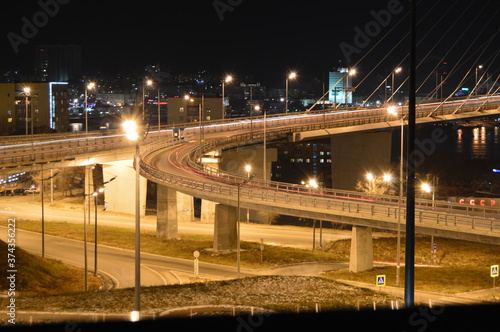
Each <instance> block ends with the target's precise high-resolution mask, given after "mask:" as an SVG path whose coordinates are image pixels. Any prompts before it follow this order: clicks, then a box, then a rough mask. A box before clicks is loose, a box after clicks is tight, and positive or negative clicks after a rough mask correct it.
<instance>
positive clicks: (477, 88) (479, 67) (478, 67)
mask: <svg viewBox="0 0 500 332" xmlns="http://www.w3.org/2000/svg"><path fill="white" fill-rule="evenodd" d="M479 69H483V65H479V66H477V67H476V91H475V95H477V91H478V90H479V86H478V83H479V81H478V79H477V72H478V70H479Z"/></svg>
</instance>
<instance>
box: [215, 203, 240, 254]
mask: <svg viewBox="0 0 500 332" xmlns="http://www.w3.org/2000/svg"><path fill="white" fill-rule="evenodd" d="M237 217H238V208H236V207H234V206H229V205H223V204H216V205H215V223H214V250H215V251H224V250H234V249H236V247H237V243H236V242H237V235H238V234H237V231H238V230H237V227H236V220H237V219H236V218H237Z"/></svg>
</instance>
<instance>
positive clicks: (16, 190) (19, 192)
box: [14, 188, 26, 195]
mask: <svg viewBox="0 0 500 332" xmlns="http://www.w3.org/2000/svg"><path fill="white" fill-rule="evenodd" d="M25 190H26V189H24V188H17V189H14V195H25V193H24V191H25Z"/></svg>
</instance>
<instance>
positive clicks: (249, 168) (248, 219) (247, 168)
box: [245, 165, 252, 223]
mask: <svg viewBox="0 0 500 332" xmlns="http://www.w3.org/2000/svg"><path fill="white" fill-rule="evenodd" d="M251 170H252V166H250V165H245V171H246V172H247V179H250V171H251ZM249 222H250V209H247V223H249Z"/></svg>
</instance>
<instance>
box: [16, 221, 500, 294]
mask: <svg viewBox="0 0 500 332" xmlns="http://www.w3.org/2000/svg"><path fill="white" fill-rule="evenodd" d="M18 228H20V229H25V230H31V231H37V232H40V230H41V224H40V222H38V221H26V220H21V221H19V222H18ZM45 230H46V234H52V235H58V236H64V237H68V238H72V239H75V240H83V226H82V225H76V224H71V223H54V222H46V223H45ZM98 235H99V238H98V241H99V244H105V245H109V246H114V247H120V248H125V249H130V250H133V249H134V231H133V230H131V229H125V228H117V227H109V226H99V227H98ZM179 237H180V239H179V240H165V239H159V238H157V237H156V234H155V233H154V232H143V234H141V250H142V251H143V252H148V253H154V254H158V255H163V256H170V257H178V258H185V259H193V251H195V250H197V251H199V252H200V253H201V256H200V260H202V261H204V262H209V263H215V264H223V265H229V266H235V265H236V252H233V253H229V254H217V253H214V252H212V251H210V250H207V249H209V248H212V245H213V237H212V236H208V235H188V234H180V236H179ZM87 239H88V241H89V243H93V239H94V227H93V225H92V226H91V227H87ZM434 240H435V243H436V244H437V247H438V251H437V259H438V265H437V266H432V267H430V266H417V267H416V268H415V289H416V290H419V291H429V292H439V293H447V294H453V293H462V292H468V291H474V290H480V289H489V288H491V287H492V279H491V277H490V274H489V272H490V270H489V269H490V266H491V265H496V264H499V258H500V246H495V245H485V244H480V243H473V242H465V241H458V240H452V239H444V238H435V239H434ZM350 242H351V241H350V240H339V241H336V242H333V243H329V244H328V245H326V246H325V252H322V251H312V250H303V249H295V248H289V247H278V246H269V245H265V248H264V255H263V261H262V262H261V251H260V243H254V242H245V241H242V242H241V249H242V251H241V266H242V267H246V268H255V269H262V268H271V267H276V266H281V265H287V264H297V263H303V262H347V261H348V260H349V255H350ZM415 242H416V244H415V263H416V264H429V263H430V258H431V256H432V254H431V251H430V248H431V244H430V237H425V236H417V237H416V239H415ZM404 249H405V239H404V237H403V238H402V239H401V262H404V254H405V252H404V251H405V250H404ZM373 253H374V260H375V261H376V262H377V261H379V262H395V260H396V257H395V253H396V238H395V237H387V238H374V239H373ZM380 274H383V275H386V284H387V285H388V286H395V283H396V267H395V266H379V264H377V265H376V267H375V268H374V269H373V270H371V271H366V272H361V273H351V272H348V271H346V270H343V271H342V270H341V271H330V272H327V273H325V274H324V275H323V277H325V278H329V279H344V280H353V281H359V282H365V283H368V284H372V285H373V284H375V278H376V276H377V275H380ZM400 280H401V287H404V265H401V268H400Z"/></svg>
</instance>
